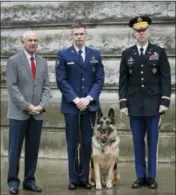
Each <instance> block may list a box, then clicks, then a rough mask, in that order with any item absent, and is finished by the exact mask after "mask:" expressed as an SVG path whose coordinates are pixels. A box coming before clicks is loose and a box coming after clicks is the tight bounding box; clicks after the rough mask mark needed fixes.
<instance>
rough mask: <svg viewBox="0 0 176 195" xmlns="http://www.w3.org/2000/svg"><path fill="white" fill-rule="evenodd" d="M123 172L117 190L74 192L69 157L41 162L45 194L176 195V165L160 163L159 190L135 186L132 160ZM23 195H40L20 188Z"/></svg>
mask: <svg viewBox="0 0 176 195" xmlns="http://www.w3.org/2000/svg"><path fill="white" fill-rule="evenodd" d="M118 167H119V172H120V175H121V179H120V181H119V182H118V184H117V185H116V186H115V187H114V188H113V189H103V190H101V191H97V190H95V189H91V190H85V189H77V190H76V191H70V190H68V189H67V185H68V176H67V161H65V160H46V159H40V160H39V161H38V169H37V173H36V176H37V184H38V185H39V186H40V187H42V188H43V193H42V194H41V195H175V194H176V193H175V164H159V166H158V179H157V181H158V184H159V188H158V189H157V190H151V189H148V188H147V187H146V188H143V189H137V190H136V189H135V190H134V189H131V184H132V182H133V181H134V179H135V174H134V171H133V164H132V163H120V164H119V166H118ZM7 168H8V161H7V158H1V195H7V194H9V193H8V187H7V184H6V177H7ZM19 176H20V178H21V179H23V159H22V160H21V170H20V174H19ZM19 194H20V195H36V194H37V195H39V194H38V193H31V192H28V191H23V190H22V189H21V187H20V193H19Z"/></svg>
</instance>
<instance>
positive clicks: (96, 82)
mask: <svg viewBox="0 0 176 195" xmlns="http://www.w3.org/2000/svg"><path fill="white" fill-rule="evenodd" d="M86 36H87V32H86V27H85V25H83V24H81V23H78V24H74V25H73V26H72V38H73V45H72V46H71V47H69V48H67V49H64V50H60V51H58V53H57V61H56V82H57V85H58V88H59V89H60V91H61V93H62V100H61V112H62V113H63V114H64V118H65V123H66V140H67V151H68V169H69V185H68V188H69V189H70V190H74V189H76V188H77V187H78V186H80V187H84V188H85V189H90V188H91V184H90V183H89V182H88V175H89V164H90V156H91V138H92V133H93V130H92V128H91V126H92V124H93V123H94V121H95V116H96V114H95V113H96V111H97V110H98V108H99V107H100V104H99V96H100V93H101V91H102V88H103V85H104V77H105V73H104V67H103V64H102V61H101V55H100V52H99V51H98V50H95V49H92V48H89V47H86V46H85V41H86ZM78 139H79V140H78ZM78 141H79V142H80V145H79V146H80V149H81V150H79V151H80V152H79V151H78V157H77V149H78Z"/></svg>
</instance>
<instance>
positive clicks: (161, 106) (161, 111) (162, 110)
mask: <svg viewBox="0 0 176 195" xmlns="http://www.w3.org/2000/svg"><path fill="white" fill-rule="evenodd" d="M167 110H168V107H166V106H163V105H160V107H159V113H164V112H165V111H167Z"/></svg>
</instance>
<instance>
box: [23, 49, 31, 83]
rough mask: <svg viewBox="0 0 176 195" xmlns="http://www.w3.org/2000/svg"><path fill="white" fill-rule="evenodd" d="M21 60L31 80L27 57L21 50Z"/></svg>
mask: <svg viewBox="0 0 176 195" xmlns="http://www.w3.org/2000/svg"><path fill="white" fill-rule="evenodd" d="M21 62H22V64H23V65H24V67H25V68H26V71H27V75H28V76H29V79H31V80H33V78H32V72H31V69H30V64H29V63H28V59H27V58H26V55H25V53H24V52H23V51H22V52H21Z"/></svg>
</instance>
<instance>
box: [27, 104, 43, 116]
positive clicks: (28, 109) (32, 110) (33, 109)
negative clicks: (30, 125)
mask: <svg viewBox="0 0 176 195" xmlns="http://www.w3.org/2000/svg"><path fill="white" fill-rule="evenodd" d="M35 108H36V107H35V106H34V105H32V104H30V105H29V106H28V108H27V110H26V111H27V112H28V113H29V114H32V115H34V114H39V113H40V112H39V111H38V110H36V109H35Z"/></svg>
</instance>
